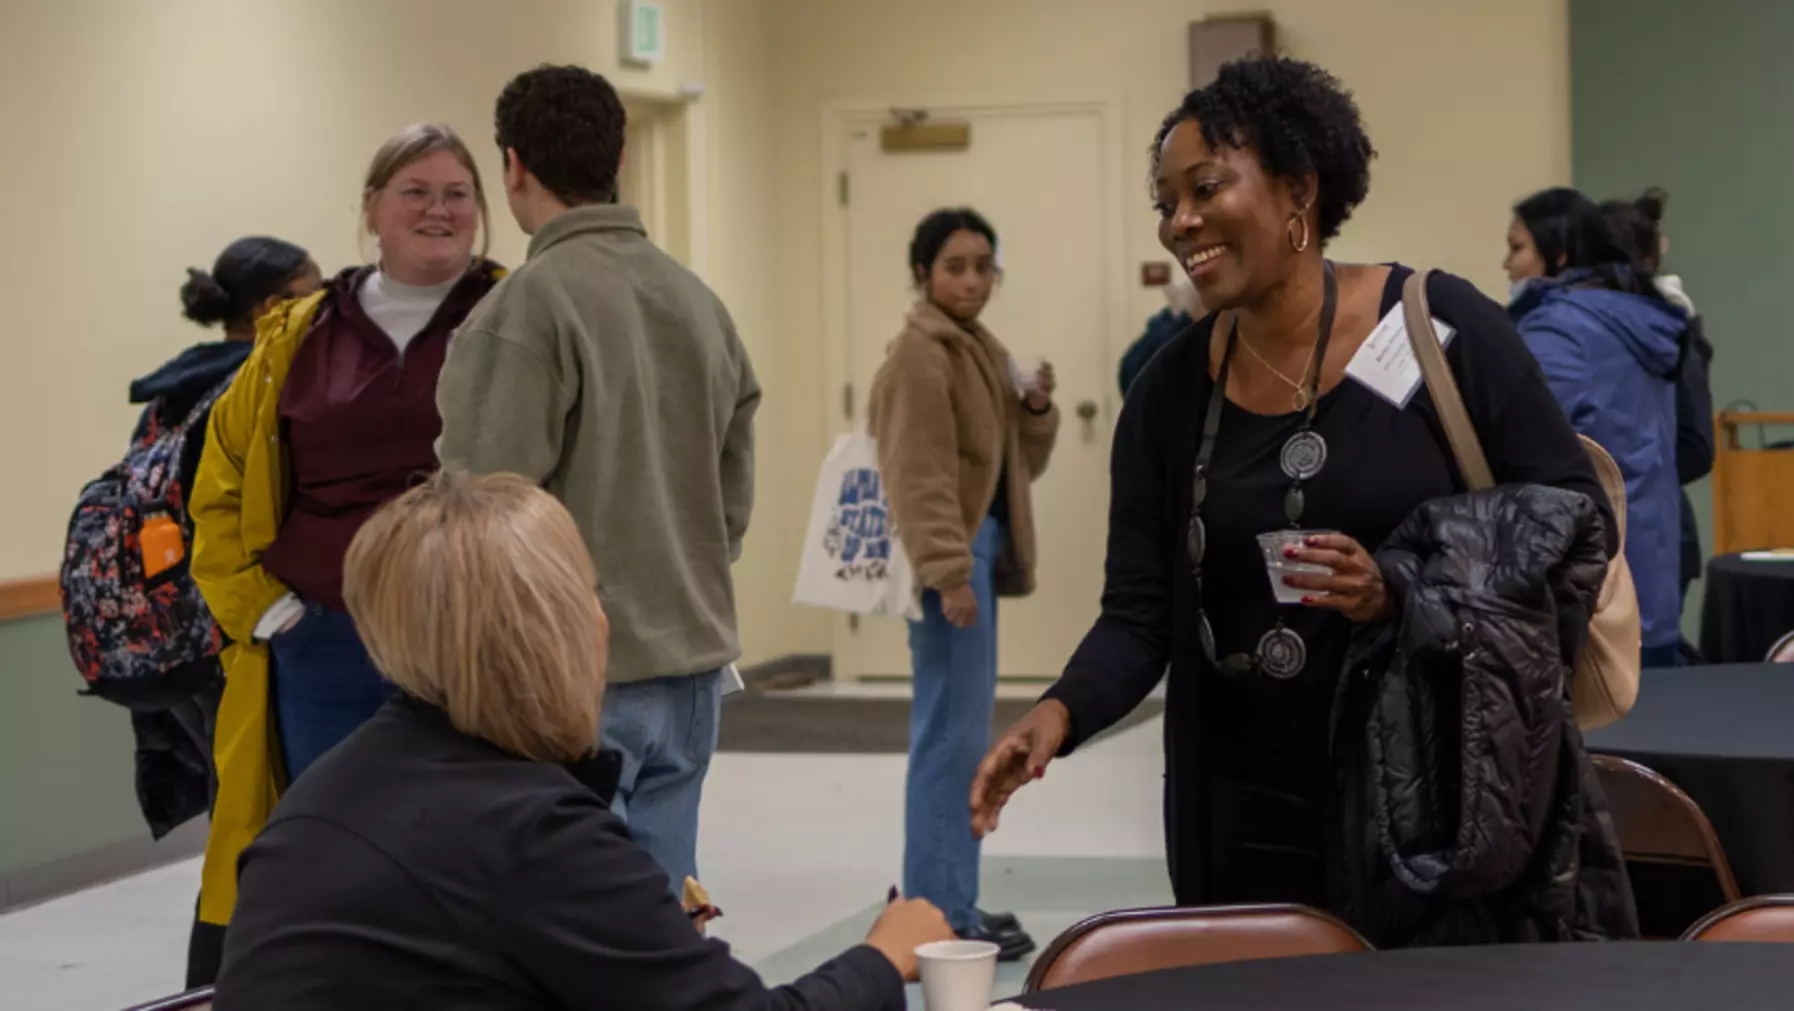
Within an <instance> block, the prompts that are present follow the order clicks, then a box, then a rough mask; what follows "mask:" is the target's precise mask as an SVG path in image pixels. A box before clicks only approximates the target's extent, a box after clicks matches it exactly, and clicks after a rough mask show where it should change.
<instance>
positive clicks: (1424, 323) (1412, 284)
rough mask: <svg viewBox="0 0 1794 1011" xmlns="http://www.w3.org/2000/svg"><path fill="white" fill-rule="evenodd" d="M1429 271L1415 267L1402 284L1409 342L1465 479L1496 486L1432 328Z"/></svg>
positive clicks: (1472, 487)
mask: <svg viewBox="0 0 1794 1011" xmlns="http://www.w3.org/2000/svg"><path fill="white" fill-rule="evenodd" d="M1430 273H1431V271H1425V270H1416V271H1415V272H1414V273H1412V274H1410V275H1408V280H1407V282H1406V283H1404V284H1403V285H1402V313H1403V315H1404V317H1405V318H1406V320H1407V323H1408V327H1407V329H1408V343H1409V344H1411V345H1412V346H1413V348H1414V360H1415V361H1417V362H1419V363H1420V375H1421V378H1423V379H1425V380H1426V388H1427V392H1428V393H1430V394H1432V397H1433V408H1434V410H1437V411H1438V412H1439V424H1440V425H1441V426H1443V427H1444V429H1445V441H1447V442H1449V443H1451V455H1452V456H1454V457H1456V458H1457V461H1458V472H1459V473H1461V474H1463V475H1464V483H1465V484H1467V485H1469V486H1470V490H1471V491H1481V490H1483V489H1484V488H1493V487H1495V475H1494V473H1493V472H1492V471H1490V470H1489V458H1488V457H1486V456H1484V455H1483V444H1482V442H1481V441H1480V440H1478V439H1477V437H1476V426H1475V425H1474V424H1472V423H1471V421H1470V412H1469V411H1467V410H1465V409H1464V395H1463V394H1462V393H1460V392H1458V381H1457V379H1456V378H1454V377H1453V376H1452V374H1451V366H1450V365H1448V364H1447V363H1446V361H1445V349H1444V348H1442V347H1440V346H1439V332H1438V331H1437V330H1434V329H1433V311H1432V309H1431V308H1429V307H1428V306H1427V301H1426V279H1427V275H1428V274H1430Z"/></svg>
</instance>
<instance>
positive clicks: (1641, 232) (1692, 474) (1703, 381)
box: [1601, 186, 1714, 652]
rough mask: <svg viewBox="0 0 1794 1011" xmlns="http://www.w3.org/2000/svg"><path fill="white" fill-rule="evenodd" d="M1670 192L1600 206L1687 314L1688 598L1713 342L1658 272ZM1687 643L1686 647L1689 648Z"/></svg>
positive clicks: (1668, 277) (1661, 289)
mask: <svg viewBox="0 0 1794 1011" xmlns="http://www.w3.org/2000/svg"><path fill="white" fill-rule="evenodd" d="M1668 203H1669V194H1668V193H1665V192H1664V191H1663V190H1661V189H1659V188H1657V187H1655V186H1653V187H1651V188H1650V189H1648V190H1646V191H1645V192H1644V194H1643V195H1642V196H1640V197H1638V198H1637V199H1636V200H1609V201H1607V202H1606V203H1604V204H1602V205H1601V211H1602V213H1604V214H1606V215H1607V227H1608V228H1609V230H1611V231H1612V232H1613V237H1614V238H1615V239H1616V240H1618V241H1619V243H1620V245H1621V246H1622V247H1623V248H1624V249H1625V250H1626V255H1627V256H1629V257H1631V258H1632V262H1633V264H1634V265H1636V266H1637V268H1638V269H1639V270H1640V271H1642V272H1643V273H1645V274H1646V275H1648V276H1650V277H1652V279H1653V281H1654V282H1655V284H1656V286H1657V291H1658V293H1659V294H1661V295H1662V296H1663V297H1664V299H1665V300H1666V301H1668V302H1669V303H1670V304H1671V305H1674V306H1676V307H1678V308H1680V309H1681V310H1682V311H1683V312H1684V313H1686V314H1687V316H1688V330H1687V333H1686V341H1685V344H1684V347H1683V348H1682V369H1681V372H1680V373H1679V374H1678V375H1677V377H1676V479H1677V480H1678V481H1680V482H1681V484H1682V564H1681V577H1682V588H1681V598H1682V602H1683V605H1684V606H1686V605H1687V602H1688V586H1689V584H1690V583H1693V582H1694V581H1695V580H1696V579H1699V578H1700V576H1701V567H1702V562H1703V561H1704V559H1705V553H1704V552H1703V551H1702V550H1701V531H1700V524H1699V523H1697V522H1696V521H1695V518H1694V503H1693V502H1692V501H1690V500H1689V498H1688V485H1690V484H1693V483H1694V482H1696V481H1699V480H1700V479H1701V478H1703V477H1706V476H1707V475H1708V474H1711V473H1712V472H1713V452H1714V436H1713V386H1712V379H1711V376H1712V372H1713V342H1712V341H1710V340H1708V339H1707V330H1706V326H1705V324H1704V323H1703V322H1702V320H1701V315H1700V313H1699V312H1698V311H1697V310H1696V309H1695V307H1694V300H1693V299H1691V298H1689V297H1688V294H1687V292H1686V291H1684V290H1683V287H1682V279H1681V278H1680V277H1677V276H1675V275H1673V274H1662V273H1659V272H1658V269H1659V267H1660V266H1661V265H1662V257H1663V255H1664V254H1666V253H1668V252H1669V239H1668V237H1667V236H1665V235H1664V233H1663V211H1664V208H1665V207H1666V206H1667V205H1668ZM1686 651H1687V647H1684V652H1686Z"/></svg>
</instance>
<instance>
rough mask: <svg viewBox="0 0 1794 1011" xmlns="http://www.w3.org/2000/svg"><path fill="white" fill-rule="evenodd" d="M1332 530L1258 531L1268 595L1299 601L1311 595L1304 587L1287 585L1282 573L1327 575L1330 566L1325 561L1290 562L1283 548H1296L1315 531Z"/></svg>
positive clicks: (1282, 601) (1327, 531) (1292, 602)
mask: <svg viewBox="0 0 1794 1011" xmlns="http://www.w3.org/2000/svg"><path fill="white" fill-rule="evenodd" d="M1325 533H1332V531H1330V530H1279V531H1276V532H1275V533H1269V534H1259V535H1258V549H1259V550H1260V551H1262V552H1264V556H1265V571H1266V572H1267V573H1269V575H1270V577H1271V595H1272V596H1273V597H1275V598H1277V603H1279V604H1300V603H1301V602H1302V598H1303V597H1309V596H1314V595H1315V593H1314V591H1313V590H1304V589H1300V588H1298V587H1294V586H1290V585H1288V584H1286V583H1284V581H1283V577H1284V576H1295V575H1304V576H1330V575H1332V574H1333V570H1332V569H1329V568H1327V567H1326V566H1325V565H1306V564H1303V563H1301V562H1292V561H1290V560H1289V559H1287V558H1285V557H1283V549H1284V548H1300V547H1302V546H1303V543H1302V542H1303V541H1305V540H1307V539H1308V538H1310V537H1314V536H1316V535H1317V534H1325Z"/></svg>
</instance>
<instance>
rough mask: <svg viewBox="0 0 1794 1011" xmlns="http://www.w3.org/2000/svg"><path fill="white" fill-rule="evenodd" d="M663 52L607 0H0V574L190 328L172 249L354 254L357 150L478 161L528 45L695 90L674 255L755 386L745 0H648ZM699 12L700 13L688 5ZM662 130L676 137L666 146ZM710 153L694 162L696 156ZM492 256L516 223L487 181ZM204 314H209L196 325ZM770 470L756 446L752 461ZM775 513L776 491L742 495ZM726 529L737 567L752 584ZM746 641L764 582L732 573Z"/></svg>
mask: <svg viewBox="0 0 1794 1011" xmlns="http://www.w3.org/2000/svg"><path fill="white" fill-rule="evenodd" d="M665 8H666V14H667V51H668V60H667V62H666V63H664V64H662V65H660V66H657V67H655V68H652V69H647V70H640V69H632V68H620V67H619V65H618V62H617V60H616V58H615V54H616V51H617V49H616V13H615V4H614V2H613V0H512V2H511V3H509V4H496V3H490V2H486V0H7V2H6V3H5V4H4V5H0V103H3V104H0V127H3V132H4V135H5V136H6V137H7V138H8V153H7V156H6V157H5V158H0V220H4V221H5V222H6V228H5V229H4V232H3V233H0V304H5V305H6V306H7V307H8V309H7V313H6V322H5V324H4V327H3V328H0V345H3V346H4V358H3V359H0V361H3V362H4V366H5V367H4V368H3V369H0V384H3V385H0V427H3V428H4V431H5V432H6V438H5V439H4V440H0V473H5V474H8V475H15V476H16V479H9V480H7V481H5V482H0V485H3V486H0V516H3V517H4V523H3V524H0V580H4V579H9V578H16V577H26V576H35V575H39V574H44V573H48V572H51V571H53V570H54V569H55V567H56V565H57V561H58V557H59V553H60V550H61V543H62V530H63V525H64V524H65V523H66V521H67V516H68V510H69V507H70V505H71V504H72V502H73V501H74V496H75V493H76V492H77V491H78V490H79V488H80V486H81V484H82V483H83V482H84V481H86V480H88V479H90V478H91V477H92V476H94V475H95V474H96V473H98V472H99V471H100V470H101V469H102V468H104V467H105V466H106V465H108V464H109V463H111V462H112V461H113V460H115V459H116V458H117V456H118V454H119V453H120V452H121V451H122V449H123V446H124V440H125V437H126V436H127V435H128V433H129V430H130V426H131V424H132V421H133V420H134V418H135V416H136V412H135V409H133V408H131V407H129V406H128V405H127V404H126V403H125V389H126V386H127V385H128V383H129V382H130V380H131V379H132V378H134V377H136V376H138V375H141V374H142V373H144V372H147V371H148V370H150V369H152V368H154V367H155V366H156V365H158V364H160V363H161V362H162V361H163V360H164V359H165V358H166V357H168V356H169V355H171V354H173V353H174V352H176V351H178V350H179V349H180V348H182V347H184V346H186V345H187V344H189V343H192V342H194V341H196V340H201V339H208V338H207V332H206V331H202V330H200V329H198V328H196V327H194V326H192V325H191V324H188V323H186V322H185V321H183V320H182V319H181V318H180V307H179V301H178V299H177V296H176V293H177V291H178V289H179V286H180V284H181V282H182V281H183V280H184V279H185V274H184V269H185V268H186V267H187V266H189V265H192V266H199V267H209V266H210V264H211V261H212V258H213V257H214V256H216V255H217V253H218V251H219V250H220V249H221V248H222V247H223V246H224V245H225V244H226V243H228V242H230V241H231V240H233V239H235V238H237V237H238V236H241V235H244V234H250V233H267V234H272V235H277V236H280V237H282V238H286V239H290V240H292V241H295V242H298V243H300V244H302V245H304V246H306V247H307V248H309V249H310V250H311V251H312V252H313V254H314V255H315V256H316V257H317V258H318V259H319V261H320V262H321V263H322V264H323V265H324V267H325V269H326V270H335V269H337V268H340V267H342V266H345V265H348V264H350V263H354V262H359V258H360V255H361V254H360V251H359V250H358V249H357V242H356V240H357V236H356V211H355V209H356V206H357V202H358V189H359V186H360V175H361V173H362V171H363V169H364V167H365V164H366V159H367V158H368V156H369V155H371V154H372V153H373V149H374V148H375V147H376V146H377V145H378V144H379V143H380V142H381V141H382V140H383V139H385V137H386V136H387V135H388V134H389V133H391V132H392V131H393V130H395V129H397V128H399V127H401V126H404V125H405V124H407V123H410V122H413V121H417V120H426V119H427V120H441V121H445V122H447V123H449V124H451V125H452V126H454V127H455V128H456V129H458V130H459V131H461V133H462V134H463V136H464V137H466V139H467V141H468V143H469V145H470V146H471V147H472V148H473V150H474V152H475V154H476V155H477V156H478V157H479V159H480V162H481V167H482V170H483V171H484V172H485V174H486V178H487V180H488V182H489V183H491V184H493V185H496V184H497V176H496V173H497V172H498V168H499V162H498V155H497V152H496V151H495V150H494V149H493V147H492V142H491V136H492V126H491V123H492V102H493V99H494V98H495V97H496V96H497V94H498V91H499V89H500V88H501V87H502V86H503V84H504V82H505V81H506V80H507V79H508V78H509V77H510V76H511V75H512V74H515V73H517V72H518V71H520V70H523V69H525V68H527V67H530V66H533V65H535V64H538V63H543V62H576V63H582V64H585V65H587V66H590V67H592V68H593V69H596V70H598V71H600V72H602V73H604V74H606V75H607V76H609V77H610V78H611V80H612V81H613V82H614V83H615V84H616V85H617V86H618V87H619V88H620V89H622V90H624V91H625V93H626V94H627V95H632V96H639V97H644V98H653V97H655V96H660V97H673V96H676V95H677V93H678V91H679V89H680V87H681V86H682V85H684V84H687V83H696V84H702V85H704V86H705V87H706V89H707V94H706V95H705V96H704V97H703V98H702V99H700V100H699V101H697V102H696V103H694V104H693V105H692V106H691V107H690V109H689V111H688V112H687V114H686V115H688V116H689V117H691V119H692V121H693V129H692V133H693V135H694V136H693V137H692V145H691V148H690V150H689V151H683V152H679V151H676V153H679V154H683V155H687V156H689V157H690V159H691V160H692V162H693V163H694V165H695V167H696V168H697V171H696V172H695V173H693V174H692V181H693V185H694V188H695V189H696V193H695V195H694V203H695V204H696V205H697V207H698V208H699V209H706V210H708V211H709V213H704V214H701V215H700V220H694V221H693V222H692V231H693V233H694V234H693V242H692V249H691V254H692V257H691V258H692V260H693V261H694V263H695V264H696V265H697V266H698V268H699V269H700V270H701V271H703V272H704V274H705V275H706V277H707V278H708V279H709V280H710V281H711V283H712V284H713V285H715V286H716V287H717V289H718V290H719V291H720V292H721V293H722V295H723V297H724V298H725V299H726V300H727V301H728V303H729V305H730V306H731V308H732V309H733V310H734V312H735V314H736V317H737V320H738V323H739V325H740V328H741V331H742V335H743V338H744V340H746V341H747V343H748V345H749V347H750V350H751V351H752V353H753V355H754V357H755V359H756V360H757V361H760V362H762V363H764V364H763V365H762V368H763V369H764V370H765V371H766V372H767V376H766V386H767V388H768V391H769V394H771V395H773V396H779V397H789V396H793V395H795V393H794V391H793V389H792V388H791V386H790V385H789V384H787V383H786V382H784V379H783V373H782V371H781V369H780V368H779V366H778V364H777V363H778V361H779V357H780V355H779V352H780V347H779V345H778V344H777V343H776V342H774V341H772V340H770V339H769V338H770V337H771V336H772V335H773V334H774V333H775V332H776V328H775V325H774V321H773V318H772V310H773V298H772V292H771V287H770V284H769V283H768V280H769V278H770V276H771V273H770V271H771V266H770V262H771V261H770V260H769V259H768V258H767V256H766V241H767V235H768V234H769V233H770V232H771V220H772V212H771V208H770V204H769V202H768V201H767V200H765V199H763V198H762V196H761V195H763V194H768V193H771V192H772V190H773V189H774V185H773V179H774V174H773V172H772V169H771V162H770V158H771V155H772V150H773V148H772V141H771V137H770V134H769V132H768V131H767V130H766V129H765V128H764V126H763V123H764V121H765V120H766V118H767V116H768V112H767V110H768V109H769V107H770V103H771V77H770V67H771V64H770V49H769V48H768V46H769V40H770V34H769V21H770V19H769V17H768V14H767V10H768V5H767V4H766V2H765V0H667V2H666V3H665ZM707 21H708V22H710V23H709V24H707V23H706V22H707ZM675 150H676V149H675ZM712 163H714V164H717V165H726V166H727V167H728V170H727V171H723V172H714V173H712V172H708V171H706V170H705V169H704V166H706V165H708V164H712ZM494 199H495V207H494V211H495V215H496V219H495V222H494V223H495V226H496V227H495V228H494V242H493V247H492V248H493V256H494V257H495V258H496V259H498V260H500V261H501V262H505V263H513V264H514V263H517V262H518V261H519V260H520V259H521V258H522V255H523V251H524V237H523V236H522V235H521V234H520V233H519V232H518V231H517V229H516V227H515V226H514V225H513V224H512V223H511V221H510V220H509V216H508V215H507V214H506V213H505V210H504V201H503V198H502V196H499V195H495V197H494ZM213 335H214V336H215V332H213ZM766 471H767V472H768V478H769V479H770V480H771V481H774V482H776V481H778V480H781V479H782V478H783V477H784V475H782V474H781V473H780V468H779V461H778V459H777V457H776V455H774V456H773V458H772V459H771V460H769V462H768V466H767V467H766ZM762 515H763V517H766V520H765V522H766V525H767V528H768V529H776V526H777V510H776V509H768V510H765V511H764V512H763V514H762ZM771 554H772V553H771V552H769V551H768V550H767V549H766V544H765V541H764V540H763V539H762V538H760V537H756V538H755V539H754V540H753V541H751V542H750V545H749V549H748V554H747V557H746V558H745V559H744V561H743V565H742V570H741V574H742V579H743V583H744V585H745V586H748V587H754V586H759V585H761V584H764V583H766V582H767V581H768V579H769V578H770V577H767V576H763V575H761V570H762V569H763V568H764V567H765V563H764V560H765V559H766V558H768V557H770V555H771ZM743 598H744V599H743V604H744V607H743V610H744V625H745V626H746V629H745V631H746V636H747V639H748V644H749V649H750V652H751V653H754V654H756V655H766V654H768V653H769V651H772V650H774V648H775V647H776V645H777V644H776V643H774V642H770V641H766V640H767V636H766V635H763V634H761V632H760V631H759V630H762V629H765V630H769V631H770V632H771V633H772V634H774V635H776V634H777V633H778V631H779V629H780V623H781V621H782V617H783V607H782V604H781V601H782V599H783V598H782V597H781V596H780V595H777V594H774V595H771V596H768V595H767V594H765V593H752V592H748V593H744V594H743Z"/></svg>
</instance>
